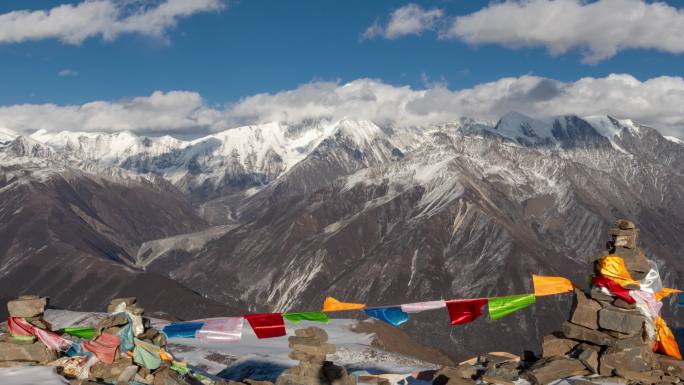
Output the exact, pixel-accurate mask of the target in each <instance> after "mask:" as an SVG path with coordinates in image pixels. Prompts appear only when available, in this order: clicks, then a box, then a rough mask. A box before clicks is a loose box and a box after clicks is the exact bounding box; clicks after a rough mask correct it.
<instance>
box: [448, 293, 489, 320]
mask: <svg viewBox="0 0 684 385" xmlns="http://www.w3.org/2000/svg"><path fill="white" fill-rule="evenodd" d="M486 304H487V298H476V299H454V300H451V301H446V305H447V309H448V310H449V318H451V324H452V325H461V324H465V323H468V322H470V321H472V320H474V319H475V318H477V317H479V316H481V315H482V307H483V306H484V305H486Z"/></svg>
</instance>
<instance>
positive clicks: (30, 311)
mask: <svg viewBox="0 0 684 385" xmlns="http://www.w3.org/2000/svg"><path fill="white" fill-rule="evenodd" d="M47 302H48V300H47V298H46V297H38V296H21V297H19V299H15V300H13V301H9V302H7V310H8V311H9V314H10V315H11V316H12V317H21V318H30V317H38V316H40V315H41V314H43V312H45V307H46V306H47Z"/></svg>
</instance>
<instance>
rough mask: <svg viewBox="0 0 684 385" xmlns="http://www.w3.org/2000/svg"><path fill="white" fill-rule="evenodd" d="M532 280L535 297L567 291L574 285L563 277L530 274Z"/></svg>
mask: <svg viewBox="0 0 684 385" xmlns="http://www.w3.org/2000/svg"><path fill="white" fill-rule="evenodd" d="M532 282H533V284H534V295H535V296H537V297H539V296H543V295H553V294H561V293H568V292H571V291H572V290H573V288H574V287H575V285H573V284H572V282H570V280H569V279H567V278H563V277H545V276H541V275H535V274H532Z"/></svg>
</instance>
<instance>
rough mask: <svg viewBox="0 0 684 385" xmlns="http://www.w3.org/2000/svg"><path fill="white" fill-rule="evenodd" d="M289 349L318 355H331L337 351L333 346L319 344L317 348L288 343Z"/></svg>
mask: <svg viewBox="0 0 684 385" xmlns="http://www.w3.org/2000/svg"><path fill="white" fill-rule="evenodd" d="M290 348H292V350H294V351H298V352H303V353H307V354H313V355H319V354H323V355H326V354H333V353H335V351H336V350H337V349H336V348H335V345H333V344H327V343H326V344H321V345H319V346H311V345H299V344H293V343H290Z"/></svg>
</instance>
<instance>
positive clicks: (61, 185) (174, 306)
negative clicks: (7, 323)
mask: <svg viewBox="0 0 684 385" xmlns="http://www.w3.org/2000/svg"><path fill="white" fill-rule="evenodd" d="M38 174H39V175H40V176H38ZM3 180H4V181H7V182H5V184H4V186H3V187H2V189H1V190H0V267H1V270H2V275H1V276H0V291H1V292H3V294H4V295H6V296H8V297H9V296H18V295H20V294H23V293H27V292H30V293H39V294H41V295H45V296H49V297H51V304H52V305H54V306H57V307H63V308H69V309H73V310H91V311H97V310H99V309H102V307H103V306H104V305H105V304H106V303H107V302H108V301H109V299H111V298H113V297H115V296H118V295H126V294H128V295H136V296H138V298H140V301H141V302H142V303H143V304H145V306H147V307H148V309H150V310H159V311H162V310H163V311H167V312H170V313H175V314H177V315H178V316H181V317H189V318H190V317H192V316H199V315H201V314H203V313H204V312H209V313H213V314H214V315H218V314H225V312H227V311H230V310H231V308H230V307H229V306H225V305H221V304H219V303H217V302H214V301H211V300H207V299H204V298H202V296H200V295H198V294H197V293H195V292H193V291H191V290H190V289H188V288H186V287H184V286H183V285H181V284H179V283H177V282H175V281H173V280H172V279H170V278H168V277H164V276H161V275H158V274H154V273H147V272H144V271H139V270H137V269H135V268H134V267H135V258H136V252H137V249H138V247H139V246H140V244H141V243H143V242H144V241H146V240H151V239H157V238H159V237H166V236H169V235H174V234H177V233H182V232H187V231H188V230H190V231H197V230H201V229H204V228H206V226H207V225H206V222H204V221H203V220H202V219H201V218H199V217H198V216H197V215H196V214H195V213H194V211H193V209H192V207H191V206H190V205H189V204H188V203H187V201H186V200H185V198H184V197H183V196H182V195H180V194H179V193H178V192H174V191H173V190H169V191H165V190H163V189H160V188H159V187H158V186H155V185H153V184H147V183H144V182H140V183H136V182H132V181H131V182H128V183H126V184H122V183H117V182H114V181H111V180H108V179H104V178H99V177H95V176H92V175H89V174H85V173H82V172H79V171H63V172H49V171H43V170H40V169H30V168H24V169H22V170H17V169H13V168H8V167H0V181H3ZM0 184H1V183H0ZM160 294H161V295H160ZM23 302H27V303H26V306H23V305H22V303H23ZM29 302H30V303H32V301H19V302H12V303H10V308H14V307H17V306H21V309H20V310H21V311H25V312H33V310H32V309H33V308H34V307H39V306H37V305H36V306H29V305H30V303H29ZM0 306H2V307H1V308H0V309H1V310H0V313H4V312H5V310H4V309H5V306H4V304H0ZM22 314H23V313H22ZM0 315H1V314H0ZM3 317H4V316H3Z"/></svg>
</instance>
